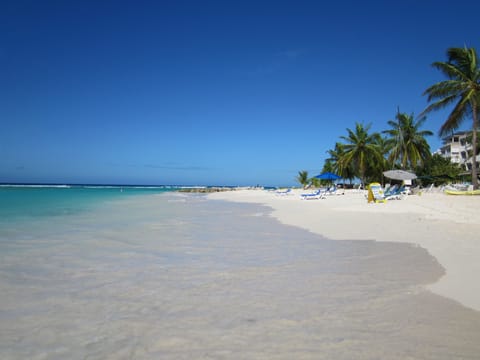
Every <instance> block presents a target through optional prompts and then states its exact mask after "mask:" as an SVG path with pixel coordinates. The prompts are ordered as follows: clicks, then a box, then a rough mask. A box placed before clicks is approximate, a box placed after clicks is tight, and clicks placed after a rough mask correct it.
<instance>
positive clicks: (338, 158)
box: [322, 142, 355, 180]
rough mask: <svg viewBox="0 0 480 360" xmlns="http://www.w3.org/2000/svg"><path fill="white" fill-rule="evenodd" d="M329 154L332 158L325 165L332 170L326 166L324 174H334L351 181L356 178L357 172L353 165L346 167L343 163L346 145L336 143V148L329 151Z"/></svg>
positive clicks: (323, 170)
mask: <svg viewBox="0 0 480 360" xmlns="http://www.w3.org/2000/svg"><path fill="white" fill-rule="evenodd" d="M327 153H328V155H330V157H329V158H328V159H326V161H325V165H327V164H328V165H329V166H330V168H327V167H326V166H324V167H323V169H322V172H326V171H330V172H334V173H337V174H338V175H340V176H341V177H342V178H343V179H349V180H352V179H353V178H354V177H355V171H354V169H353V166H352V165H353V164H350V166H346V167H345V166H344V164H343V163H342V157H343V155H344V153H345V149H344V144H342V143H340V142H337V143H335V148H334V149H333V150H328V151H327Z"/></svg>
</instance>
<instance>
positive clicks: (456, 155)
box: [435, 131, 480, 171]
mask: <svg viewBox="0 0 480 360" xmlns="http://www.w3.org/2000/svg"><path fill="white" fill-rule="evenodd" d="M470 134H471V132H470V131H461V132H456V133H454V134H452V135H450V136H448V137H445V138H443V145H442V147H441V148H440V149H438V150H437V151H436V152H435V153H437V154H440V155H442V156H443V157H445V158H449V159H450V161H451V162H453V163H456V164H459V165H461V166H462V167H463V168H464V169H465V171H471V170H472V160H473V159H472V158H471V157H469V155H468V154H469V153H470V152H471V150H472V144H471V143H470V142H469V141H467V137H468V136H469V135H470ZM479 162H480V155H477V157H476V163H477V169H478V165H479Z"/></svg>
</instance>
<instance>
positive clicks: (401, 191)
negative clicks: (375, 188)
mask: <svg viewBox="0 0 480 360" xmlns="http://www.w3.org/2000/svg"><path fill="white" fill-rule="evenodd" d="M383 195H384V197H385V199H386V200H401V199H403V198H404V197H405V195H407V193H406V190H405V187H404V186H400V187H398V186H397V185H394V186H392V187H391V188H389V189H388V191H385V192H384V194H383Z"/></svg>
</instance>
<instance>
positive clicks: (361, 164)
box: [339, 123, 382, 184]
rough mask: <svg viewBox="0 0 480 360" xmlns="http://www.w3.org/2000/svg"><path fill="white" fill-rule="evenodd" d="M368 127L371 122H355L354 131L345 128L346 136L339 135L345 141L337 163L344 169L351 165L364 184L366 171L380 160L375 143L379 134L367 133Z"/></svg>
mask: <svg viewBox="0 0 480 360" xmlns="http://www.w3.org/2000/svg"><path fill="white" fill-rule="evenodd" d="M370 127H371V124H368V125H367V126H364V125H363V124H359V123H356V125H355V131H352V130H350V129H347V131H348V136H341V138H342V139H343V140H345V141H347V143H346V144H344V145H343V149H344V153H343V155H342V158H341V159H340V164H339V165H340V166H341V167H342V168H344V169H345V168H348V167H350V166H353V168H354V169H355V173H356V175H358V177H359V178H360V180H361V181H362V183H363V184H365V180H366V174H367V171H368V170H369V169H372V168H373V167H374V165H373V164H374V163H375V162H379V161H382V155H381V153H380V148H379V146H378V144H377V141H378V138H379V137H380V135H379V134H378V133H373V134H369V133H368V132H369V130H370Z"/></svg>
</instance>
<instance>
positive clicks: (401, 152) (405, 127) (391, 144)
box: [383, 110, 433, 170]
mask: <svg viewBox="0 0 480 360" xmlns="http://www.w3.org/2000/svg"><path fill="white" fill-rule="evenodd" d="M395 118H396V120H389V121H388V125H390V126H391V129H388V130H385V131H383V133H384V134H387V135H389V138H388V139H387V146H388V149H389V152H390V155H389V158H388V159H389V161H391V162H392V163H393V164H398V165H399V166H400V167H401V168H402V169H405V170H406V169H415V168H416V167H417V166H418V165H423V164H424V163H425V160H427V159H429V158H430V156H431V155H430V145H428V142H427V140H426V139H425V137H426V136H431V135H433V133H432V132H431V131H430V130H420V127H421V126H422V125H423V123H424V122H425V120H426V119H427V118H426V117H425V116H424V117H421V118H419V119H418V120H417V121H415V120H414V117H413V114H412V115H407V114H405V113H401V112H400V110H398V111H397V115H396V117H395Z"/></svg>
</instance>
